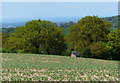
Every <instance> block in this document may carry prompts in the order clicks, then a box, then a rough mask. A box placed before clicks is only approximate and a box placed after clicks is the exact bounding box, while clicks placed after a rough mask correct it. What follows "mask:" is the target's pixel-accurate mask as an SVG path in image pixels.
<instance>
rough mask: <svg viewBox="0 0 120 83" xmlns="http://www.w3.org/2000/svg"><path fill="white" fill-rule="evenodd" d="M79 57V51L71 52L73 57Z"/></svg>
mask: <svg viewBox="0 0 120 83" xmlns="http://www.w3.org/2000/svg"><path fill="white" fill-rule="evenodd" d="M78 55H79V53H78V52H77V51H72V52H71V55H70V56H71V57H77V56H78Z"/></svg>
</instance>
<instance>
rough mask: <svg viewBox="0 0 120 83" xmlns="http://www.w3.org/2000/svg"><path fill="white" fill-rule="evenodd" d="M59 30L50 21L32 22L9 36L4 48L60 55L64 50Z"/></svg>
mask: <svg viewBox="0 0 120 83" xmlns="http://www.w3.org/2000/svg"><path fill="white" fill-rule="evenodd" d="M63 36H64V35H63V31H62V29H61V28H59V27H56V25H55V24H54V23H52V22H50V21H44V20H43V21H42V20H32V21H29V22H27V23H26V25H25V26H22V27H17V28H16V31H15V32H14V33H12V34H10V37H8V38H7V42H6V43H5V44H4V48H8V49H10V50H15V51H18V52H19V50H24V52H28V53H44V54H61V53H62V51H63V50H64V49H65V43H64V38H63Z"/></svg>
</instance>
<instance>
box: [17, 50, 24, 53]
mask: <svg viewBox="0 0 120 83" xmlns="http://www.w3.org/2000/svg"><path fill="white" fill-rule="evenodd" d="M17 53H25V51H24V50H18V51H17Z"/></svg>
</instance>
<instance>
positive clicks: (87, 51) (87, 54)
mask: <svg viewBox="0 0 120 83" xmlns="http://www.w3.org/2000/svg"><path fill="white" fill-rule="evenodd" d="M80 57H84V58H90V57H91V51H90V48H89V47H86V48H84V49H82V51H81V52H80Z"/></svg>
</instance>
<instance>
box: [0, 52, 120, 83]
mask: <svg viewBox="0 0 120 83" xmlns="http://www.w3.org/2000/svg"><path fill="white" fill-rule="evenodd" d="M2 57H3V58H2V67H3V68H1V70H2V79H1V80H3V81H118V80H119V75H118V61H108V60H99V59H89V58H75V57H66V56H56V55H40V54H16V53H3V54H2Z"/></svg>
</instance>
